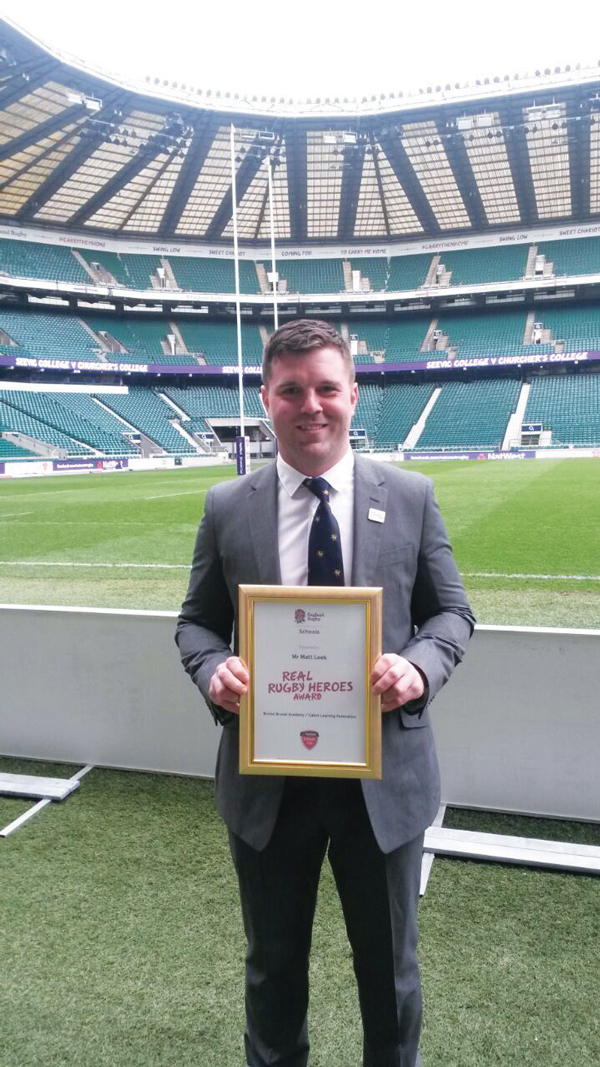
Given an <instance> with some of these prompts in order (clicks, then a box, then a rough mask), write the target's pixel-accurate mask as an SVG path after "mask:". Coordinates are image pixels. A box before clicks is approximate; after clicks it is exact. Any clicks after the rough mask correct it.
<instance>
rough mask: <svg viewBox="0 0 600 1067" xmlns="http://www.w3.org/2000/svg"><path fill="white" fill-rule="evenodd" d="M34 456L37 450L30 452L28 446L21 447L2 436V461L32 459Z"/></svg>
mask: <svg viewBox="0 0 600 1067" xmlns="http://www.w3.org/2000/svg"><path fill="white" fill-rule="evenodd" d="M0 432H1V431H0ZM33 456H35V452H29V451H28V449H26V448H19V446H18V445H13V443H12V441H8V440H7V439H6V438H5V437H0V459H1V460H2V461H4V460H9V459H31V458H32V457H33Z"/></svg>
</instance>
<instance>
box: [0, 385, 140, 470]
mask: <svg viewBox="0 0 600 1067" xmlns="http://www.w3.org/2000/svg"><path fill="white" fill-rule="evenodd" d="M68 395H69V394H66V393H65V394H58V393H47V392H32V391H29V390H27V391H25V390H23V391H20V390H18V389H10V390H0V400H2V402H3V403H4V404H6V405H10V406H11V407H13V408H15V409H16V410H17V411H18V412H22V413H24V414H25V415H30V416H31V417H32V418H34V419H36V420H37V421H38V422H40V423H43V424H44V425H46V426H49V427H50V428H52V429H54V430H59V431H60V432H61V433H63V434H66V435H67V436H68V437H71V438H73V439H74V440H77V441H79V442H81V443H82V444H86V445H89V446H90V447H91V448H94V449H97V451H98V452H103V453H105V454H106V455H109V456H115V455H117V456H119V455H125V454H129V455H131V454H134V453H135V452H136V451H137V450H136V449H135V448H134V447H133V446H132V445H131V444H130V443H129V441H127V440H125V438H124V437H122V435H121V433H120V430H115V429H111V430H106V429H104V428H103V427H100V426H99V425H97V424H96V423H94V422H92V421H91V420H90V419H89V418H88V417H87V415H83V414H82V412H81V407H83V405H81V406H80V410H77V408H76V406H75V405H73V404H71V405H69V404H68V403H66V404H65V403H64V401H63V396H65V397H66V396H68ZM70 395H72V394H70ZM100 410H101V409H100ZM88 411H89V409H88ZM91 414H93V412H91ZM114 422H115V424H117V420H116V419H115V420H114Z"/></svg>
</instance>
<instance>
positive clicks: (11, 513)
mask: <svg viewBox="0 0 600 1067" xmlns="http://www.w3.org/2000/svg"><path fill="white" fill-rule="evenodd" d="M22 515H33V511H6V512H5V513H4V515H3V516H2V518H1V519H0V522H5V521H6V519H18V518H20V517H21V516H22Z"/></svg>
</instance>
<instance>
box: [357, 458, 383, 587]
mask: <svg viewBox="0 0 600 1067" xmlns="http://www.w3.org/2000/svg"><path fill="white" fill-rule="evenodd" d="M386 504H387V489H386V486H385V479H384V477H383V475H382V474H380V472H379V470H378V469H377V467H376V466H375V465H374V464H372V463H370V462H369V461H368V460H365V459H364V458H363V457H362V456H355V458H354V549H353V562H352V584H353V585H359V586H369V585H373V578H374V576H375V570H376V568H377V561H378V559H379V550H380V547H381V540H382V537H383V530H384V522H385V520H384V522H376V521H374V520H373V519H369V512H370V511H371V509H372V508H373V509H375V510H376V511H380V512H383V513H384V514H385V510H386Z"/></svg>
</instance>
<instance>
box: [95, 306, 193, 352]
mask: <svg viewBox="0 0 600 1067" xmlns="http://www.w3.org/2000/svg"><path fill="white" fill-rule="evenodd" d="M84 321H85V322H86V323H87V325H88V326H89V327H90V328H91V329H92V330H93V331H94V332H95V333H100V332H106V333H109V334H110V335H111V336H112V337H114V338H115V340H116V341H119V342H120V344H122V345H124V347H125V350H126V351H125V352H104V358H105V359H106V360H107V361H109V362H111V363H158V364H160V363H174V364H179V365H185V364H188V363H190V362H192V363H193V362H194V360H191V361H190V357H189V356H185V355H177V356H172V355H165V353H164V352H163V348H162V343H161V342H162V341H166V339H167V334H168V333H170V332H171V331H170V326H169V321H168V320H167V319H164V318H159V319H142V318H138V317H137V316H134V315H130V316H129V317H128V318H126V319H124V318H119V317H118V316H117V315H96V314H94V315H86V316H85V319H84Z"/></svg>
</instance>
